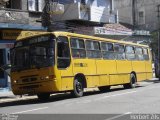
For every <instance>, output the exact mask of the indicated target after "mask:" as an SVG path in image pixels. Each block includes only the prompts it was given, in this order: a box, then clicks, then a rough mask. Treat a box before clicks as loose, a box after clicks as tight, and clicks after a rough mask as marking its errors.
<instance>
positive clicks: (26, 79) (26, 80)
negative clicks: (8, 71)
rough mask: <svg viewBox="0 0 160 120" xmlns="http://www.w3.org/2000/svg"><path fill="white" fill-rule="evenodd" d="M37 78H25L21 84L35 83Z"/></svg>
mask: <svg viewBox="0 0 160 120" xmlns="http://www.w3.org/2000/svg"><path fill="white" fill-rule="evenodd" d="M36 80H37V78H25V79H22V83H26V82H34V81H36Z"/></svg>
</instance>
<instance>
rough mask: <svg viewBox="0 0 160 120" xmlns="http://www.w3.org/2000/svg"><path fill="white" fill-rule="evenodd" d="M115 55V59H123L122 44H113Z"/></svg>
mask: <svg viewBox="0 0 160 120" xmlns="http://www.w3.org/2000/svg"><path fill="white" fill-rule="evenodd" d="M114 50H115V56H116V59H117V60H124V59H125V51H124V45H120V44H114Z"/></svg>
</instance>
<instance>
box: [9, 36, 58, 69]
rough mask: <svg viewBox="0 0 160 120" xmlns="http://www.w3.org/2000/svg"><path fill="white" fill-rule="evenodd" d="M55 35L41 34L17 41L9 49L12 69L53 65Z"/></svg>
mask: <svg viewBox="0 0 160 120" xmlns="http://www.w3.org/2000/svg"><path fill="white" fill-rule="evenodd" d="M54 53H55V37H54V36H51V35H45V36H44V35H43V36H38V37H33V38H28V39H25V40H21V41H17V42H16V43H15V46H14V48H13V49H12V51H11V54H12V55H11V56H12V60H11V62H12V71H21V70H24V69H31V68H42V67H48V66H53V65H54V61H55V60H54V59H55V57H54V56H55V54H54Z"/></svg>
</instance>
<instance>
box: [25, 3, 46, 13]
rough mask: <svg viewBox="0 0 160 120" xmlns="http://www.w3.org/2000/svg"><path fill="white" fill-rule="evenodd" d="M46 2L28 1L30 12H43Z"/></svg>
mask: <svg viewBox="0 0 160 120" xmlns="http://www.w3.org/2000/svg"><path fill="white" fill-rule="evenodd" d="M44 5H45V0H28V10H29V11H38V12H42V11H43V8H44Z"/></svg>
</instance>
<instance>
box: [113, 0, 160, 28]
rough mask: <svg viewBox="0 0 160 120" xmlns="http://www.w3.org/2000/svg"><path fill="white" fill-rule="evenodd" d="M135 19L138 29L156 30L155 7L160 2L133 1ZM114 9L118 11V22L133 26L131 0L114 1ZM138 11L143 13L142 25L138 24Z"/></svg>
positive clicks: (150, 0) (147, 0)
mask: <svg viewBox="0 0 160 120" xmlns="http://www.w3.org/2000/svg"><path fill="white" fill-rule="evenodd" d="M135 3H136V9H135V13H136V15H135V19H136V26H137V28H138V29H145V30H150V31H153V30H156V29H157V27H158V19H157V15H158V13H157V5H158V4H160V0H135ZM114 9H117V10H118V14H119V16H118V17H119V22H123V23H127V24H131V25H133V20H132V0H114ZM139 11H144V24H140V21H139Z"/></svg>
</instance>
